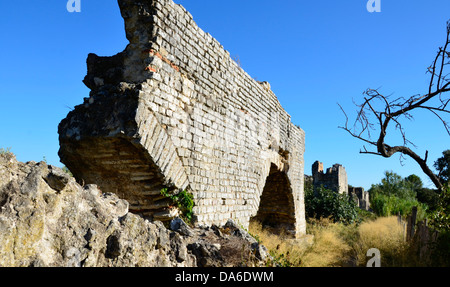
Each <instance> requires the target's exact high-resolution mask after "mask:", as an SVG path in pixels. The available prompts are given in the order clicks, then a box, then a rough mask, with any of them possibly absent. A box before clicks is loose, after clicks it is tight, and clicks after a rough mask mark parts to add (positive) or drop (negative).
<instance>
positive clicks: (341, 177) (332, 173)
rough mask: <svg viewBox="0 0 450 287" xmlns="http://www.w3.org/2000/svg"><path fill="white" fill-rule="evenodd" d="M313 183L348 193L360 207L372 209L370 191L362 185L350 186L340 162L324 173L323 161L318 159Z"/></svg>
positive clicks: (316, 185) (313, 169)
mask: <svg viewBox="0 0 450 287" xmlns="http://www.w3.org/2000/svg"><path fill="white" fill-rule="evenodd" d="M312 183H313V186H314V188H318V187H321V186H323V187H324V188H326V189H329V190H332V191H335V192H338V193H340V194H347V195H348V196H349V197H350V199H351V200H354V201H355V202H356V204H357V205H358V206H359V208H361V209H364V210H369V209H370V203H369V193H368V192H367V191H365V190H364V188H362V187H349V185H348V178H347V172H346V171H345V168H344V167H343V166H342V165H340V164H335V165H333V166H332V167H330V168H328V169H327V171H326V172H325V173H324V169H323V163H322V162H320V161H316V162H315V163H314V164H313V165H312Z"/></svg>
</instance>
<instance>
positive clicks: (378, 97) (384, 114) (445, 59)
mask: <svg viewBox="0 0 450 287" xmlns="http://www.w3.org/2000/svg"><path fill="white" fill-rule="evenodd" d="M449 44H450V21H448V22H447V39H446V42H445V45H444V46H443V47H440V48H439V50H438V52H437V55H436V57H435V59H434V61H433V63H432V65H431V66H430V67H428V70H427V74H430V83H429V86H428V91H427V94H425V95H420V94H418V95H414V96H411V97H409V98H403V97H400V98H395V99H392V96H391V95H389V96H385V95H383V94H381V93H380V92H379V89H375V90H374V89H368V90H366V91H365V92H364V94H363V95H364V101H363V102H362V104H357V103H355V105H356V106H357V108H358V113H357V117H356V120H355V122H354V124H353V126H349V118H348V116H347V114H346V113H345V111H344V109H343V108H342V106H341V105H339V107H340V108H341V110H342V112H343V113H344V115H345V117H346V123H345V126H344V127H339V128H342V129H344V130H345V131H347V132H348V133H349V134H350V135H352V136H353V137H355V138H357V139H359V140H362V141H363V142H365V143H366V144H368V145H370V146H374V147H376V151H369V150H368V149H367V148H366V146H364V147H363V150H361V151H360V153H362V154H373V155H378V156H382V157H385V158H389V157H391V156H393V155H394V154H396V153H400V158H401V159H402V158H403V157H404V156H409V157H411V158H412V159H413V160H415V161H416V162H417V163H418V164H419V165H420V167H421V168H422V170H423V172H424V173H425V174H426V175H427V176H428V177H429V178H430V179H431V181H432V182H433V183H434V184H435V185H436V187H437V188H438V189H439V190H442V187H443V185H442V183H441V182H440V180H439V177H438V175H436V174H435V173H434V172H433V171H432V170H431V169H430V168H429V166H428V164H427V161H428V151H426V153H425V156H424V157H423V158H422V157H421V156H419V155H418V154H417V153H415V152H414V151H413V150H412V149H411V148H409V147H408V146H409V145H413V146H414V144H413V143H412V142H411V141H410V140H409V139H408V138H407V137H406V134H405V130H404V128H403V126H402V121H403V120H405V119H407V120H411V119H413V115H412V113H413V112H414V111H417V110H426V111H429V112H430V113H432V114H433V115H434V116H436V117H437V118H438V119H439V121H440V122H442V124H443V125H444V128H445V130H446V132H447V133H448V134H449V135H450V125H449V122H448V121H446V120H445V116H448V115H449V114H450V109H449V106H450V104H449V103H450V97H449V94H448V93H447V92H449V91H450V72H449V71H447V69H448V66H449V65H450V52H449V49H450V47H449ZM390 126H394V127H395V129H396V130H397V131H398V132H399V133H400V135H401V137H402V139H403V145H400V146H391V145H388V144H387V143H386V136H387V134H388V129H389V128H390ZM374 136H375V139H374Z"/></svg>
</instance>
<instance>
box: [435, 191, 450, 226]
mask: <svg viewBox="0 0 450 287" xmlns="http://www.w3.org/2000/svg"><path fill="white" fill-rule="evenodd" d="M430 223H431V226H432V227H433V228H434V229H435V230H437V231H439V232H447V233H450V186H449V184H447V185H446V186H445V187H444V188H443V189H442V192H441V194H440V195H439V199H438V206H437V208H436V210H435V211H434V212H433V213H432V214H431V222H430Z"/></svg>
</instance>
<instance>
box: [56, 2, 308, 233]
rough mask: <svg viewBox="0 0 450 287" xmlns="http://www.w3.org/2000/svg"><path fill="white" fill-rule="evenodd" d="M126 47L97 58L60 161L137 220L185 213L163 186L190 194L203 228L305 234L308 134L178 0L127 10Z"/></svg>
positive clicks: (64, 127) (126, 6) (62, 132)
mask: <svg viewBox="0 0 450 287" xmlns="http://www.w3.org/2000/svg"><path fill="white" fill-rule="evenodd" d="M118 3H119V6H120V9H121V13H122V16H123V18H124V20H125V29H126V37H127V39H128V40H129V44H128V46H127V47H126V49H125V50H124V51H123V52H121V53H119V54H117V55H115V56H112V57H99V56H97V55H95V54H90V55H89V57H88V59H87V66H88V73H87V76H86V77H85V79H84V83H85V84H86V86H87V87H89V88H90V89H91V92H90V95H89V97H88V98H85V100H84V103H83V104H82V105H79V106H77V107H75V109H74V110H73V111H72V112H70V113H69V114H68V116H67V118H66V119H64V120H63V121H62V122H61V123H60V125H59V130H58V132H59V140H60V146H61V147H60V151H59V155H60V158H61V161H62V162H63V163H64V164H65V165H66V166H67V167H68V168H69V169H70V170H71V172H72V173H73V174H74V176H75V177H76V178H77V179H78V180H79V181H80V182H84V183H86V184H89V183H93V184H97V185H99V187H100V189H101V190H102V191H103V192H110V193H115V194H117V195H119V196H120V197H121V198H124V199H126V200H127V201H128V202H129V203H130V210H131V211H132V212H134V213H136V214H140V215H142V216H144V217H148V218H152V219H156V220H167V219H170V218H173V217H174V216H176V215H177V209H176V208H175V207H174V204H173V202H172V201H171V200H170V199H168V198H166V197H164V196H161V194H160V191H161V189H163V188H169V190H170V192H172V193H178V192H179V191H180V190H188V191H189V192H191V193H192V194H193V195H194V201H195V207H194V215H195V222H196V224H198V225H212V224H217V225H223V224H224V223H226V222H227V220H228V219H233V220H235V221H236V222H238V223H239V224H241V225H242V226H244V227H247V226H248V225H249V222H250V220H251V219H258V220H260V221H262V222H264V223H266V224H269V225H277V226H283V227H285V229H287V230H289V231H290V232H292V233H293V234H295V235H297V236H298V235H301V234H304V233H305V232H306V223H305V211H304V195H303V189H304V177H303V175H304V162H303V155H304V152H305V133H304V131H303V130H302V129H300V128H298V127H296V126H295V125H294V124H293V123H292V122H291V117H290V116H289V115H288V114H287V112H286V111H285V110H284V109H283V108H282V106H281V105H280V103H279V101H278V100H277V97H276V96H275V95H274V93H273V92H272V91H271V90H270V85H269V84H268V83H267V82H257V81H255V80H253V79H252V78H251V77H250V76H249V75H248V74H247V73H246V72H245V71H243V70H242V69H241V68H240V67H239V66H238V64H237V63H236V62H235V61H233V60H232V59H231V57H230V54H229V52H227V51H225V50H224V49H223V47H222V46H221V45H220V44H219V42H218V41H217V40H215V39H214V38H213V37H212V36H211V35H210V34H207V33H205V32H204V31H202V30H201V29H200V28H198V27H197V25H196V24H195V22H194V20H193V18H192V16H191V15H190V14H189V12H187V11H186V10H185V9H184V8H183V7H182V6H180V5H177V4H174V3H173V2H172V1H171V0H143V1H134V0H119V1H118Z"/></svg>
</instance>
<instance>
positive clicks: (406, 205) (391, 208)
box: [370, 193, 427, 221]
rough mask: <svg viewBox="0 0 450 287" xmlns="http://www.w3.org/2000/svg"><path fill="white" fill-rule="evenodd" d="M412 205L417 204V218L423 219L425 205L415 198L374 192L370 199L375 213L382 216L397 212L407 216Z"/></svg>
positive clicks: (425, 209) (396, 213)
mask: <svg viewBox="0 0 450 287" xmlns="http://www.w3.org/2000/svg"><path fill="white" fill-rule="evenodd" d="M414 206H417V220H419V221H420V220H423V219H424V218H425V217H426V211H427V206H426V205H425V204H423V203H420V202H418V201H417V200H416V199H405V198H399V197H397V196H392V195H391V196H389V195H386V194H382V193H376V194H375V195H374V196H373V197H372V199H371V201H370V207H371V208H372V210H373V211H374V212H375V214H376V215H378V216H383V217H389V216H393V215H398V214H399V213H400V215H402V216H408V215H410V214H411V212H412V208H413V207H414Z"/></svg>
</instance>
